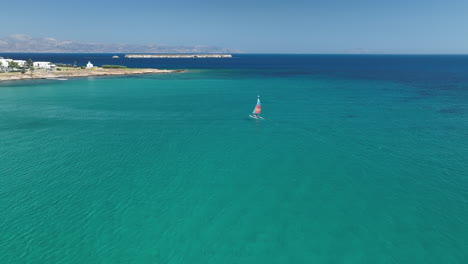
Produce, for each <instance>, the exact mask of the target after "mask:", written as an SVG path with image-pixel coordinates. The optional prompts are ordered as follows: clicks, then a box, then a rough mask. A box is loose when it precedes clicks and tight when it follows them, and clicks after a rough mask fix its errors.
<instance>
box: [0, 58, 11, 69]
mask: <svg viewBox="0 0 468 264" xmlns="http://www.w3.org/2000/svg"><path fill="white" fill-rule="evenodd" d="M10 61H13V60H12V59H3V58H1V59H0V67H1V68H8V64H9V63H10Z"/></svg>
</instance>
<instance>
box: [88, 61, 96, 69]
mask: <svg viewBox="0 0 468 264" xmlns="http://www.w3.org/2000/svg"><path fill="white" fill-rule="evenodd" d="M93 67H94V66H93V64H92V63H91V62H90V61H88V64H86V68H87V69H91V68H93Z"/></svg>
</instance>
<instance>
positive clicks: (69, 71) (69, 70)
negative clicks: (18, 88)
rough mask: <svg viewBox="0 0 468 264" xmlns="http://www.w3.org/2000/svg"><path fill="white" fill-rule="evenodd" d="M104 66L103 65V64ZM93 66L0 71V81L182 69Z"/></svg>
mask: <svg viewBox="0 0 468 264" xmlns="http://www.w3.org/2000/svg"><path fill="white" fill-rule="evenodd" d="M103 66H104V65H103ZM105 66H107V67H93V68H91V69H82V68H75V67H60V68H57V70H54V71H50V70H37V69H36V70H34V71H27V72H24V73H22V72H0V81H16V80H31V79H58V78H77V77H88V76H112V75H136V74H156V73H177V72H183V70H160V69H150V68H148V69H135V68H126V67H123V66H120V67H109V66H112V65H105Z"/></svg>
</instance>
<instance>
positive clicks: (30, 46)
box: [0, 34, 239, 53]
mask: <svg viewBox="0 0 468 264" xmlns="http://www.w3.org/2000/svg"><path fill="white" fill-rule="evenodd" d="M0 52H31V53H36V52H37V53H39V52H43V53H239V51H238V50H235V49H228V48H221V47H215V46H168V45H158V44H147V45H132V44H102V43H86V42H77V41H70V40H58V39H55V38H33V37H31V36H28V35H20V34H18V35H11V36H8V37H5V38H0Z"/></svg>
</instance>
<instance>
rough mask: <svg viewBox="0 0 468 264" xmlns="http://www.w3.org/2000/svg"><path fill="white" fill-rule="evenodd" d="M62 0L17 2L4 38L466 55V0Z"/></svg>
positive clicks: (282, 50)
mask: <svg viewBox="0 0 468 264" xmlns="http://www.w3.org/2000/svg"><path fill="white" fill-rule="evenodd" d="M60 3H61V2H59V1H57V0H52V1H48V2H47V3H42V2H40V3H39V2H35V1H26V3H25V2H24V1H23V2H11V3H10V4H9V6H8V7H6V8H4V11H5V12H8V13H12V14H20V17H21V19H19V20H16V21H15V23H11V24H10V25H9V26H8V27H2V28H1V29H0V38H2V37H6V36H11V35H15V34H25V35H30V36H33V37H34V38H56V39H63V40H73V41H76V42H83V43H98V44H103V45H109V44H113V43H125V45H146V44H149V43H157V45H165V46H168V47H171V46H215V47H222V48H225V49H229V50H233V49H236V50H239V51H242V53H254V54H260V53H262V54H263V53H266V54H283V53H284V54H350V53H352V54H354V53H365V54H468V45H467V43H468V36H467V35H466V34H465V33H466V32H465V29H464V28H465V25H466V22H467V20H466V15H465V14H466V13H468V3H467V2H465V1H460V0H455V1H454V2H453V3H451V4H450V5H447V4H446V2H444V1H440V0H429V1H413V2H410V3H407V2H404V1H401V0H397V1H394V2H391V3H388V2H384V1H369V0H358V1H355V2H352V3H350V2H347V1H343V0H333V1H328V2H321V1H313V2H304V1H300V0H293V1H292V2H288V3H285V2H280V1H273V2H268V1H264V0H258V1H256V3H255V6H254V5H252V4H251V3H250V2H248V1H246V0H240V1H237V2H235V3H233V2H229V3H223V4H222V5H219V4H217V3H215V2H214V1H211V0H202V1H201V2H199V3H197V4H194V3H191V2H190V1H182V2H177V3H170V2H158V3H155V2H152V1H149V0H137V1H136V2H134V3H132V4H131V5H130V4H125V3H123V4H122V5H115V3H113V2H111V1H107V0H105V1H102V2H99V3H92V1H91V0H83V1H80V2H77V3H73V13H74V14H79V15H74V16H72V17H70V14H69V13H70V10H71V8H70V7H69V6H62V5H61V4H60ZM25 6H27V8H26V9H25V8H24V7H25ZM90 7H92V8H90ZM116 22H118V24H116ZM51 25H53V26H52V27H51ZM70 29H73V30H70ZM38 32H39V33H38ZM0 43H1V40H0ZM0 51H1V50H0Z"/></svg>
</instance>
